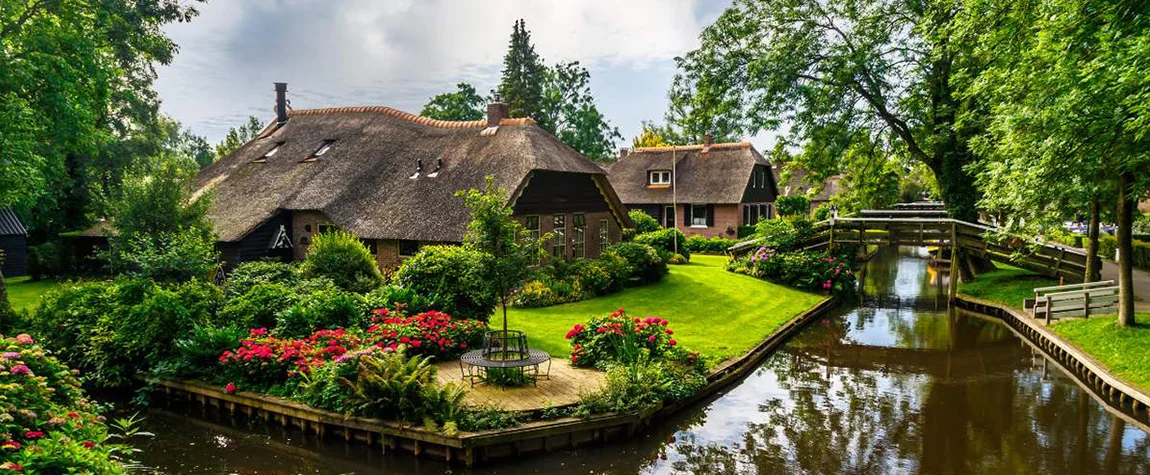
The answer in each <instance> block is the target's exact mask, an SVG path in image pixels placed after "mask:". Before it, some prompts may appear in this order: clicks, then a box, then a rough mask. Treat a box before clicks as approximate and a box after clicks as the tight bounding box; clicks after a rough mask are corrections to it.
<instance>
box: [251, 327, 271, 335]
mask: <svg viewBox="0 0 1150 475" xmlns="http://www.w3.org/2000/svg"><path fill="white" fill-rule="evenodd" d="M248 333H249V334H250V335H251V336H260V335H267V334H268V329H267V328H262V327H261V328H253V329H251V331H249V332H248Z"/></svg>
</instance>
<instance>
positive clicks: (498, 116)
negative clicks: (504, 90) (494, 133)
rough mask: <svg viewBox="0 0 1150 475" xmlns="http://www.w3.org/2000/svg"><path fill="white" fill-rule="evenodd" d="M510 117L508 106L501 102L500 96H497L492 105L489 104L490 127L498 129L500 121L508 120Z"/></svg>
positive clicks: (488, 122) (488, 123)
mask: <svg viewBox="0 0 1150 475" xmlns="http://www.w3.org/2000/svg"><path fill="white" fill-rule="evenodd" d="M510 117H511V113H510V112H509V111H508V109H507V104H506V103H504V102H503V101H501V100H500V99H499V96H495V99H493V100H492V101H491V103H489V104H487V126H488V127H497V126H499V121H501V120H503V119H508V118H510Z"/></svg>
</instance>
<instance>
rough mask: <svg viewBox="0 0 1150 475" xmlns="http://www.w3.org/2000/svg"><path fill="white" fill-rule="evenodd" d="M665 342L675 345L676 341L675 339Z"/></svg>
mask: <svg viewBox="0 0 1150 475" xmlns="http://www.w3.org/2000/svg"><path fill="white" fill-rule="evenodd" d="M667 344H668V345H671V346H675V345H676V344H677V342H676V341H675V340H671V341H668V342H667Z"/></svg>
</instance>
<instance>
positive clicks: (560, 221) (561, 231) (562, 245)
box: [551, 214, 567, 259]
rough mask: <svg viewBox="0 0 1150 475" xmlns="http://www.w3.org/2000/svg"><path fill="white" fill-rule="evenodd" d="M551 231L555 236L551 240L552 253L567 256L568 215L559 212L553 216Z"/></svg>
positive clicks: (564, 257) (557, 255) (561, 256)
mask: <svg viewBox="0 0 1150 475" xmlns="http://www.w3.org/2000/svg"><path fill="white" fill-rule="evenodd" d="M551 233H552V234H553V235H554V236H555V237H554V239H552V241H551V255H553V256H555V257H560V258H563V259H566V258H567V216H566V215H563V214H557V215H554V216H552V217H551Z"/></svg>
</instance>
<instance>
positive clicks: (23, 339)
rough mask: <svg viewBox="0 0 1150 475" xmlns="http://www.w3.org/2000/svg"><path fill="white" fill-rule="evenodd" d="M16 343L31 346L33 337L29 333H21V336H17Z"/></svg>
mask: <svg viewBox="0 0 1150 475" xmlns="http://www.w3.org/2000/svg"><path fill="white" fill-rule="evenodd" d="M16 343H19V344H21V345H31V344H32V343H33V341H32V335H29V334H27V333H21V334H19V335H16Z"/></svg>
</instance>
